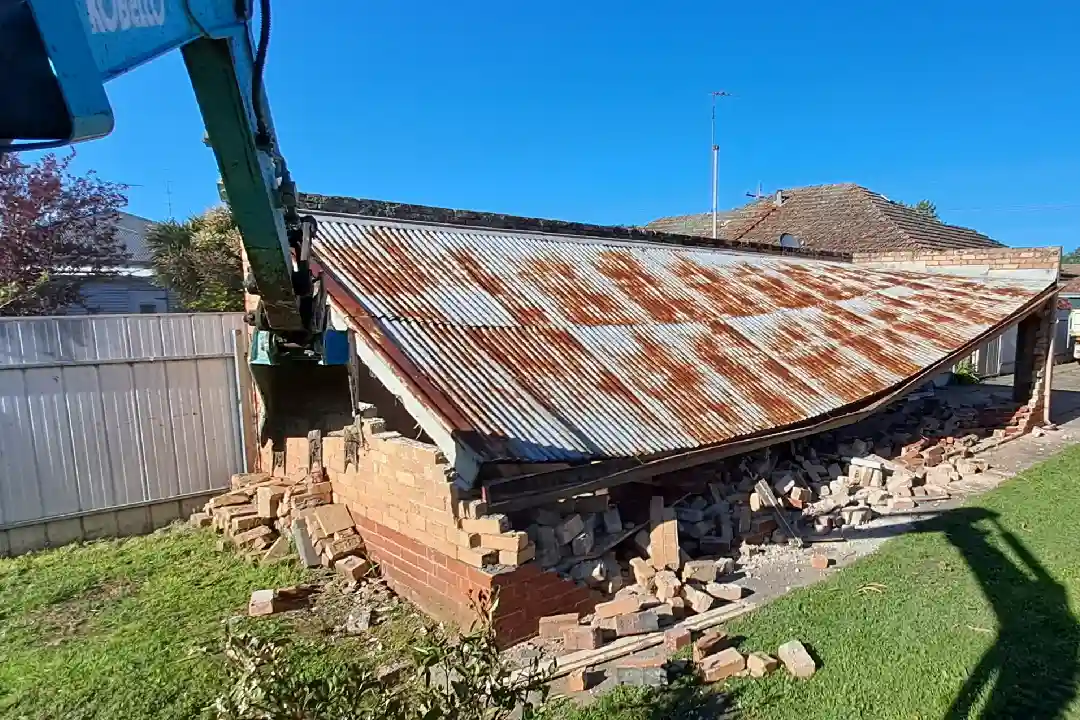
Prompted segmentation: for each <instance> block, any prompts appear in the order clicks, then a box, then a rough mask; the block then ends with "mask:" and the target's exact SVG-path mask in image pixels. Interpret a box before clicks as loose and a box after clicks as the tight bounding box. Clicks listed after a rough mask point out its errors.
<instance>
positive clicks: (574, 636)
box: [562, 625, 602, 651]
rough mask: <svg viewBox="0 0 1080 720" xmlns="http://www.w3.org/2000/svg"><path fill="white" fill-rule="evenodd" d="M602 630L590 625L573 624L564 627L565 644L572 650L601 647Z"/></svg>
mask: <svg viewBox="0 0 1080 720" xmlns="http://www.w3.org/2000/svg"><path fill="white" fill-rule="evenodd" d="M600 633H601V630H600V628H598V627H595V628H594V627H591V626H589V625H572V626H569V627H566V628H564V629H563V636H562V637H563V646H564V647H565V648H566V649H567V650H570V651H574V650H594V649H596V648H598V647H600V644H601V642H602V640H601V635H600Z"/></svg>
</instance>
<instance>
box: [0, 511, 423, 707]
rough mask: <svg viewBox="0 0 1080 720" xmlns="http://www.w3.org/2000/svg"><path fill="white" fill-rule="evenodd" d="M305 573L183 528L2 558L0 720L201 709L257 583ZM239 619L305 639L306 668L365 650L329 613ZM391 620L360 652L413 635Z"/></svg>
mask: <svg viewBox="0 0 1080 720" xmlns="http://www.w3.org/2000/svg"><path fill="white" fill-rule="evenodd" d="M305 579H307V580H309V581H310V579H311V575H310V574H309V573H305V571H303V570H301V569H300V568H299V567H298V566H297V565H296V564H295V563H288V564H279V565H272V566H258V565H254V564H252V563H250V562H248V561H246V560H244V559H243V558H241V557H239V556H237V555H236V554H234V553H232V552H221V551H219V550H217V548H216V538H215V536H214V535H213V534H211V533H210V532H208V531H198V532H196V531H190V530H187V529H183V528H173V529H170V530H168V531H159V532H158V533H155V534H154V535H150V536H147V537H141V538H132V539H127V540H114V541H104V542H97V543H92V544H87V545H81V546H69V547H65V548H60V549H57V550H51V551H46V552H40V553H34V554H31V555H26V556H23V557H19V558H14V559H6V560H0V717H4V718H8V717H11V718H23V717H25V718H64V720H75V719H84V718H103V719H104V718H108V719H109V720H115V719H120V720H137V719H141V718H177V719H179V718H191V717H199V716H200V715H201V714H204V713H205V709H206V707H207V706H208V705H209V704H210V703H211V702H212V701H213V699H214V698H215V697H216V696H217V695H218V694H219V693H220V692H221V691H222V690H223V689H224V685H225V682H226V675H225V661H224V658H223V655H222V653H221V649H222V646H223V639H224V637H225V634H226V626H225V624H224V621H225V620H227V619H228V618H230V617H234V616H237V615H243V614H244V612H245V608H246V605H247V600H248V597H249V596H250V593H251V591H252V590H255V589H258V588H265V587H281V586H284V585H290V584H295V583H298V582H301V581H303V580H305ZM343 597H344V599H345V600H348V597H347V596H343ZM239 622H240V623H241V626H242V627H244V628H245V629H247V630H254V631H255V632H257V633H258V634H260V635H266V636H269V637H276V638H280V637H286V636H287V637H291V638H297V640H295V641H294V642H293V644H292V645H291V646H290V649H289V652H290V653H291V657H290V659H291V661H292V662H293V665H294V667H295V668H296V669H297V671H299V672H313V671H315V672H317V671H318V669H319V668H320V667H326V666H328V664H330V663H334V662H337V661H338V660H343V659H344V658H347V657H349V656H353V657H355V655H356V653H357V652H358V651H359V649H361V648H360V641H358V640H352V639H346V640H342V639H340V638H335V639H334V640H333V641H330V640H329V638H328V636H329V635H330V634H331V632H332V630H331V628H330V626H329V624H328V622H329V621H325V620H323V619H322V618H320V617H319V616H317V615H316V614H314V613H307V614H306V615H305V614H299V615H297V614H290V615H289V616H280V617H279V616H275V617H272V618H259V619H245V620H240V621H239ZM393 624H394V623H384V624H382V625H380V626H378V627H377V628H376V630H377V633H378V634H379V635H380V636H381V637H377V638H373V639H374V640H375V642H368V640H367V639H366V640H365V641H364V644H363V650H364V651H365V652H367V653H368V654H370V651H371V648H372V647H373V646H378V648H379V649H380V650H383V651H386V653H388V654H392V653H393V652H394V650H395V645H396V644H398V643H400V642H406V641H407V638H398V639H395V637H396V636H395V635H394V634H393V632H392V627H391V626H393ZM380 643H381V644H380Z"/></svg>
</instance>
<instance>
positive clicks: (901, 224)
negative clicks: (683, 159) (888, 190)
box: [645, 183, 1004, 253]
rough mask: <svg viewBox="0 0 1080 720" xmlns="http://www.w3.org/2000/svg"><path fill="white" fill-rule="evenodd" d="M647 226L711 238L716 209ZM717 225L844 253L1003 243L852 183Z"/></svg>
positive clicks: (791, 193) (729, 216)
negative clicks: (935, 218) (932, 216)
mask: <svg viewBox="0 0 1080 720" xmlns="http://www.w3.org/2000/svg"><path fill="white" fill-rule="evenodd" d="M645 227H647V228H649V229H652V230H662V231H665V232H681V233H686V234H688V235H701V236H702V237H710V236H711V232H712V214H711V213H700V214H697V215H679V216H675V217H668V218H660V219H659V220H654V221H652V222H650V223H649V224H647V225H646V226H645ZM718 228H719V229H718V235H719V237H722V238H724V239H725V240H731V241H742V242H748V241H750V242H759V243H767V244H771V245H777V246H779V245H780V244H781V241H780V238H781V236H784V235H787V236H789V240H788V242H791V243H793V245H792V246H794V247H802V248H810V249H813V250H829V251H833V252H843V253H856V252H882V251H889V250H893V251H895V250H962V249H973V248H999V247H1004V246H1003V245H1002V244H1001V243H999V242H998V241H996V240H994V239H993V238H990V237H987V236H986V235H983V234H982V233H980V232H976V231H975V230H970V229H968V228H964V227H960V226H958V225H949V224H946V223H943V222H940V221H938V220H934V219H933V218H929V217H927V216H926V215H923V214H922V213H919V212H917V211H915V210H914V209H912V208H909V207H907V206H906V205H902V204H900V203H898V202H894V201H892V200H889V199H888V198H887V197H885V196H884V195H881V194H879V193H876V192H874V191H872V190H868V189H867V188H864V187H862V186H861V185H856V184H854V183H838V184H835V185H810V186H807V187H800V188H790V189H787V190H778V191H777V192H776V194H775V195H773V196H771V197H767V198H759V199H758V200H755V201H754V202H752V203H749V204H747V205H744V206H743V207H741V208H736V209H734V210H728V211H725V212H724V213H722V214H721V215H720V217H719V222H718ZM794 243H797V245H795V244H794Z"/></svg>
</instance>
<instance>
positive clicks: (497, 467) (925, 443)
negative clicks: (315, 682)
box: [260, 196, 1060, 642]
mask: <svg viewBox="0 0 1080 720" xmlns="http://www.w3.org/2000/svg"><path fill="white" fill-rule="evenodd" d="M305 202H306V204H307V206H308V208H309V210H310V211H311V212H312V213H313V214H315V216H316V218H317V220H318V222H319V232H318V235H317V239H316V241H315V244H314V247H313V252H314V255H315V257H316V258H317V261H318V264H319V266H320V267H321V270H322V271H323V273H324V278H325V279H326V282H327V287H328V290H329V296H330V300H331V305H332V308H333V311H334V322H335V323H336V324H337V325H338V326H339V327H341V328H343V329H348V330H350V331H352V336H353V342H354V346H355V354H356V359H357V363H356V366H355V367H354V368H353V372H352V379H351V381H352V382H351V385H352V397H351V398H350V404H351V406H352V407H351V409H352V410H353V411H354V412H355V414H356V417H357V419H356V421H355V422H353V423H351V424H349V425H348V426H347V427H343V428H341V429H340V430H330V431H326V430H325V429H324V432H323V433H322V434H320V435H318V437H317V439H315V440H313V439H311V438H309V436H308V434H307V433H306V432H303V431H302V429H299V430H297V429H295V428H294V429H293V430H292V431H290V432H286V433H284V436H283V437H282V436H279V437H272V438H269V439H268V440H267V441H266V442H265V444H264V445H263V446H262V448H261V452H260V464H261V468H260V469H261V470H262V471H263V472H267V473H271V474H273V475H276V476H279V477H285V476H289V475H294V474H297V473H307V472H309V471H310V470H311V467H312V463H316V464H321V472H324V473H325V476H326V478H327V479H328V480H329V481H330V483H331V486H332V488H333V495H334V498H335V500H337V501H338V502H340V503H342V504H344V505H346V506H347V507H348V508H349V510H350V511H351V513H352V516H353V518H354V520H355V523H356V527H357V529H358V530H359V533H360V535H361V536H362V538H363V541H364V544H365V546H366V549H367V552H368V554H370V556H371V557H372V558H374V559H376V560H377V561H378V562H379V563H380V567H381V569H382V572H383V573H384V575H385V576H386V577H387V578H388V580H389V582H390V583H391V585H392V586H393V587H394V588H395V589H396V590H397V591H398V592H399V593H400V594H402V595H403V596H405V597H407V598H409V599H411V600H413V601H414V602H416V603H417V604H418V605H420V606H421V607H422V608H424V609H425V610H426V611H428V612H429V613H431V614H433V615H435V616H436V617H439V618H441V619H445V620H451V621H455V622H459V623H463V624H467V623H468V622H469V621H470V620H471V619H472V615H471V609H470V604H469V594H470V592H472V591H476V590H492V589H498V590H499V592H500V596H501V600H500V605H499V617H498V619H497V627H498V628H499V632H500V635H501V637H502V638H503V639H504V641H506V642H509V641H513V640H516V639H520V638H524V637H528V636H529V635H531V634H534V633H535V632H536V631H537V624H538V620H539V618H540V617H541V616H544V615H551V614H554V613H559V612H577V611H588V610H590V609H591V608H592V607H593V606H594V605H595V604H596V603H597V602H599V601H603V600H604V599H608V598H610V597H611V596H612V595H613V594H614V593H616V592H617V591H618V590H619V588H620V587H621V585H622V583H623V580H622V579H621V578H622V576H626V578H627V579H628V582H634V580H633V579H631V578H632V576H633V577H636V573H635V570H637V569H640V568H635V567H634V565H631V564H629V563H628V562H627V561H626V558H627V556H628V555H635V556H637V555H644V556H646V557H649V558H651V559H652V561H653V562H652V565H653V568H652V571H653V572H657V571H662V570H663V569H664V568H667V569H672V568H673V569H674V570H678V569H679V567H680V566H682V565H685V562H686V560H687V559H689V558H691V557H698V556H709V557H713V556H719V555H724V554H728V553H731V552H733V551H734V550H735V549H736V547H735V546H736V545H737V542H738V541H739V539H740V538H741V539H743V540H746V538H747V537H749V538H751V541H754V542H769V541H770V539H772V540H783V539H784V538H785V532H786V531H785V528H784V527H777V525H776V523H775V522H774V521H772V520H771V519H770V517H771V516H766V514H767V513H768V512H769V510H770V508H768V507H762V506H761V504H760V503H761V498H760V497H758V503H757V505H756V506H754V503H753V501H752V498H751V495H753V494H754V486H755V483H756V482H758V481H760V480H761V479H765V480H766V481H768V484H769V486H770V487H775V490H776V493H777V494H778V495H779V500H776V499H774V502H782V503H784V505H785V507H786V509H788V510H799V509H801V508H803V507H804V506H805V505H808V504H809V503H810V502H812V501H813V500H814V498H822V497H824V496H825V495H827V494H829V493H830V492H832V491H831V490H825V491H823V490H822V489H821V488H822V486H826V487H828V486H829V485H830V483H833V482H834V481H835V480H837V478H838V477H841V476H842V474H843V473H847V474H848V475H851V474H852V473H851V471H850V469H849V468H848V467H846V465H847V463H846V461H845V459H844V456H842V454H840V453H832V454H830V453H826V452H823V451H822V452H819V451H818V450H814V449H813V445H812V444H810V445H807V444H805V443H804V444H801V445H799V444H795V443H793V442H792V441H796V440H798V439H800V438H807V437H810V436H818V435H820V434H821V433H825V432H828V431H835V430H838V429H840V428H844V427H845V426H849V425H851V424H852V423H855V422H857V421H859V420H863V419H865V418H868V417H871V416H872V415H874V414H875V413H877V412H879V411H881V410H882V409H883V408H888V407H889V406H890V404H892V403H894V402H895V401H897V400H898V399H900V398H902V397H904V396H905V395H906V394H908V393H909V392H911V391H912V390H915V389H917V388H920V387H923V386H925V385H926V384H927V383H928V382H930V381H932V380H933V379H934V378H935V377H937V376H939V375H940V374H941V373H942V372H944V371H948V369H949V368H950V367H951V366H953V365H954V364H955V363H957V362H958V361H960V360H962V359H964V358H965V357H966V356H968V355H970V353H971V352H972V350H973V349H975V348H976V347H978V346H979V345H980V344H981V343H983V342H985V341H986V340H988V339H990V338H992V337H994V336H995V335H996V334H999V333H1001V332H1003V331H1004V330H1005V329H1006V328H1009V327H1012V326H1013V325H1018V327H1019V338H1020V339H1019V341H1018V343H1017V368H1018V370H1017V375H1016V383H1015V387H1014V392H1013V398H1012V400H1013V402H1012V404H1011V406H1010V407H1008V408H1006V409H1004V410H1003V409H1002V408H996V409H986V412H996V413H997V415H996V416H995V417H996V421H997V422H998V423H999V424H1000V427H999V428H997V429H998V430H999V433H998V436H999V439H1000V437H1003V436H1005V435H1009V436H1012V435H1015V434H1018V433H1022V432H1024V431H1025V430H1027V429H1029V428H1030V427H1032V426H1033V425H1035V424H1038V423H1041V422H1043V421H1044V419H1046V418H1047V417H1048V415H1047V413H1048V412H1049V408H1048V398H1049V392H1048V387H1049V380H1050V378H1049V375H1050V372H1051V371H1052V364H1051V362H1050V357H1051V350H1050V345H1051V342H1052V323H1053V321H1054V320H1053V318H1054V314H1053V308H1054V302H1055V293H1056V284H1055V280H1056V276H1057V269H1058V264H1059V262H1060V251H1059V250H1058V249H1057V248H1049V249H1038V250H1023V251H1021V250H1012V249H978V250H969V251H955V252H940V253H938V254H937V255H935V256H933V257H932V258H929V259H928V258H926V257H921V259H918V261H919V262H922V263H923V266H922V267H921V271H920V272H913V271H912V270H910V269H909V267H910V265H907V266H905V263H910V262H912V261H913V260H914V259H915V258H914V256H913V257H906V256H905V257H903V258H901V257H899V256H897V257H892V256H890V255H881V256H864V257H859V258H855V259H853V258H852V257H850V256H842V255H835V254H825V253H810V252H791V251H788V250H784V251H782V250H781V249H780V248H779V247H774V246H770V245H758V244H727V243H723V242H716V241H709V240H703V239H701V238H692V239H691V238H683V237H681V236H672V235H666V234H663V233H656V232H652V231H641V230H631V229H626V228H606V227H597V226H583V225H577V224H573V223H558V222H550V221H539V220H527V219H521V218H508V217H506V216H497V215H482V214H476V213H462V212H456V211H441V210H438V209H433V208H418V207H414V206H396V205H390V204H386V203H374V202H369V201H357V200H350V199H344V198H326V197H321V196H307V197H306V198H305ZM984 269H985V270H984ZM935 272H936V274H935ZM1002 413H1004V414H1002ZM979 417H980V416H979V414H978V413H975V412H971V413H968V414H967V415H964V416H963V417H960V416H957V417H956V418H952V417H951V416H950V419H946V420H944V421H940V420H935V423H937V425H934V426H933V427H931V426H929V425H927V424H920V425H917V426H913V427H911V428H910V429H909V430H910V432H906V435H905V436H907V437H909V440H910V441H909V442H906V443H905V442H902V438H898V439H897V442H896V443H895V444H892V445H890V443H891V441H889V442H886V443H885V444H886V446H888V447H887V449H882V448H881V446H880V445H879V446H877V447H875V446H874V445H873V441H872V440H871V441H869V442H870V445H869V447H870V449H871V450H880V451H881V452H885V453H888V452H891V455H892V458H896V457H899V456H903V455H904V453H905V452H907V453H908V457H909V458H914V457H916V456H918V457H919V458H920V462H918V463H915V464H916V465H922V464H923V463H922V460H921V458H922V457H923V455H922V453H926V452H927V449H928V448H929V447H931V446H933V445H934V442H932V441H930V440H928V439H927V438H926V437H924V435H927V434H932V433H931V431H932V430H934V428H941V426H942V425H948V424H949V423H953V427H951V428H948V429H949V430H950V431H951V432H953V433H954V434H960V433H958V432H957V431H958V430H963V431H964V433H965V434H969V435H971V436H972V437H974V438H976V439H977V440H982V439H984V438H985V437H988V436H990V437H992V436H991V435H990V434H989V431H988V430H987V428H988V426H985V425H980V420H979ZM983 417H985V412H984V413H983ZM928 428H929V429H928ZM980 429H981V430H987V432H985V433H982V434H981V435H980V434H979V433H978V432H975V431H977V430H980ZM916 436H919V437H916ZM975 441H976V440H972V441H970V442H968V443H967V444H966V445H965V447H970V445H971V444H972V443H973V442H975ZM313 442H317V447H316V448H314V449H313V445H312V443H313ZM859 442H860V443H863V444H866V443H864V441H863V440H859ZM916 445H918V446H919V447H917V448H915V449H914V450H913V449H912V448H914V446H916ZM845 447H846V448H850V447H851V445H850V443H849V444H848V445H846V446H845ZM957 447H960V446H959V444H958V445H957ZM766 448H785V450H784V451H783V452H779V451H775V450H768V451H767V450H765V449H766ZM848 451H849V452H850V450H848ZM755 452H757V453H759V455H750V454H751V453H755ZM762 453H763V454H762ZM784 453H787V454H788V455H787V456H785V455H784ZM912 453H914V454H912ZM879 454H880V453H879ZM933 454H935V460H936V462H934V463H933V464H937V463H940V462H941V461H942V460H941V459H946V460H947V458H948V457H951V455H949V452H947V449H942V450H941V451H940V452H938V451H934V453H933ZM969 454H970V453H968V452H959V451H957V452H955V453H952V455H956V456H957V457H963V456H965V455H969ZM938 456H940V458H941V459H938ZM782 457H783V458H785V459H783V463H786V464H781V465H778V464H777V462H778V461H777V458H782ZM793 457H794V460H793V459H792V458H793ZM748 458H754V461H753V462H748V460H747V459H748ZM759 458H765V460H764V463H765V464H764V465H761V461H760V459H759ZM770 458H771V459H770ZM892 458H884V459H886V460H889V461H890V462H892ZM847 459H848V460H850V457H848V458H847ZM928 464H930V463H928ZM833 465H835V466H836V467H835V469H833V467H832V466H833ZM739 468H742V470H743V471H744V472H743V474H742V475H740V474H739V471H738V469H739ZM790 468H795V470H794V471H792V470H791V469H790ZM793 472H794V474H793V475H792V473H793ZM774 475H776V476H777V477H773V476H774ZM788 475H792V477H791V483H792V484H791V485H789V484H788V482H787V480H785V478H786V477H787V476H788ZM924 476H925V473H924ZM844 477H845V478H846V477H847V476H844ZM946 481H947V480H946ZM920 482H921V480H919V479H917V480H916V481H915V483H914V484H915V485H916V486H917V485H918V484H919V483H920ZM781 486H782V487H781ZM796 487H798V488H800V489H799V490H795V488H796ZM879 487H880V486H879ZM911 489H912V488H911V485H910V484H909V486H908V488H907V490H909V491H910V490H911ZM770 494H771V493H770ZM900 494H901V495H903V491H901V493H900ZM916 495H917V493H916ZM907 497H912V494H911V493H908V494H907ZM657 498H660V499H659V500H657ZM687 498H693V499H692V501H688V500H687ZM916 499H917V498H916ZM863 504H864V505H865V503H863ZM796 514H797V513H796ZM665 521H669V522H670V524H669V525H665V524H664V523H665ZM672 526H674V527H672ZM744 526H745V527H744ZM669 527H672V531H673V532H672V533H668V532H667V530H668V528H669ZM678 531H681V535H680V534H679V532H678ZM791 532H798V531H797V530H791ZM650 541H651V545H652V547H651V549H650V547H649V546H650ZM643 544H644V547H642V545H643ZM650 553H651V554H650ZM654 556H655V557H654ZM640 564H641V561H639V562H638V563H636V564H635V565H640ZM616 578H619V579H616ZM695 592H696V591H695Z"/></svg>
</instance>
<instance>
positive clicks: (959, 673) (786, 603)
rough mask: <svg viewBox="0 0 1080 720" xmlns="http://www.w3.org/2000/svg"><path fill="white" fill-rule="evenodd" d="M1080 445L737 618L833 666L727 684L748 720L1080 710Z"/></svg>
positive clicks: (672, 705)
mask: <svg viewBox="0 0 1080 720" xmlns="http://www.w3.org/2000/svg"><path fill="white" fill-rule="evenodd" d="M1078 490H1080V447H1075V448H1073V449H1071V450H1067V451H1065V452H1063V453H1061V454H1060V455H1058V456H1056V457H1054V458H1051V459H1050V460H1049V461H1047V462H1046V463H1044V464H1042V465H1039V466H1037V467H1035V468H1032V469H1031V470H1029V471H1027V472H1025V473H1023V474H1022V475H1021V476H1019V477H1017V478H1015V479H1013V480H1011V481H1009V482H1008V483H1006V484H1005V485H1004V486H1002V487H1001V488H998V489H997V490H995V491H993V492H991V493H988V494H986V495H985V496H983V497H981V498H979V499H978V500H977V501H975V502H972V503H971V504H969V505H968V506H966V507H963V508H960V509H958V510H954V511H951V512H949V513H947V514H945V515H944V516H943V517H941V518H939V519H935V520H932V521H930V522H929V523H928V524H927V525H926V526H924V527H923V528H922V531H921V532H917V533H913V534H910V535H906V536H903V537H900V538H897V539H895V540H892V541H890V542H888V543H887V544H886V545H885V546H884V547H883V548H882V549H881V550H880V551H879V552H878V553H876V554H875V555H873V556H871V557H869V558H866V559H864V560H863V561H861V562H859V563H857V564H855V565H854V566H852V567H850V568H848V569H846V570H844V571H842V572H840V573H837V575H836V576H834V577H833V578H831V579H830V580H828V581H826V582H824V583H821V584H819V585H816V586H814V587H811V588H807V589H805V590H800V591H796V592H794V593H792V594H790V595H788V596H786V597H784V598H781V599H779V600H777V601H776V602H773V603H771V604H769V605H767V606H766V607H764V608H762V609H761V610H758V611H757V612H755V613H754V614H752V615H750V616H747V617H745V618H742V619H740V620H739V621H737V622H733V623H731V624H730V626H729V627H728V631H729V632H730V633H732V634H733V635H735V636H741V637H742V638H743V640H742V642H741V643H740V648H741V649H743V650H744V651H746V652H749V651H752V650H765V651H769V652H775V649H776V647H777V646H778V645H780V643H782V642H784V641H786V640H788V639H791V638H798V639H800V640H802V641H803V642H804V643H805V644H806V645H807V646H808V647H810V648H811V650H812V652H813V653H814V654H816V656H817V657H818V659H819V662H820V665H821V667H820V670H819V671H818V673H817V675H816V676H815V677H813V678H812V679H810V680H807V681H796V680H793V679H791V678H790V677H788V676H786V674H784V673H778V674H776V675H774V676H773V677H771V678H768V679H766V680H751V679H744V680H735V681H732V682H729V683H728V684H727V685H726V686H724V687H723V688H722V692H724V693H725V694H727V695H728V699H729V700H730V701H731V702H733V703H734V704H735V706H736V707H737V708H738V711H739V712H738V713H737V715H738V716H740V717H745V718H747V719H748V720H768V719H771V718H778V719H781V718H791V719H793V720H794V719H797V720H846V719H847V718H874V719H877V718H882V719H884V718H905V719H914V718H934V719H935V720H938V719H942V718H944V719H946V720H954V719H957V718H967V717H972V718H1018V719H1019V718H1055V717H1080V699H1078V697H1077V682H1078V675H1080V660H1078V652H1080V624H1078V622H1077V615H1078V612H1080V492H1078ZM707 700H708V697H707V693H701V692H700V691H699V692H697V693H695V692H694V690H693V689H687V688H683V689H681V690H680V691H677V692H674V693H671V692H669V693H665V694H661V695H659V696H654V695H649V694H643V693H640V692H633V691H626V690H620V691H618V692H617V694H614V695H612V696H609V697H607V698H603V699H601V701H599V702H598V703H596V704H594V705H593V706H592V707H589V708H586V709H583V710H579V711H572V712H570V713H569V714H570V715H571V716H576V717H577V718H579V720H586V719H588V720H609V719H613V718H619V719H620V720H637V719H639V718H640V719H641V720H647V719H649V720H651V719H656V720H659V719H660V718H671V717H677V716H680V715H683V716H688V715H697V716H714V715H713V713H711V712H707V711H706V712H702V708H701V707H700V704H701V703H702V702H705V701H707Z"/></svg>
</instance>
